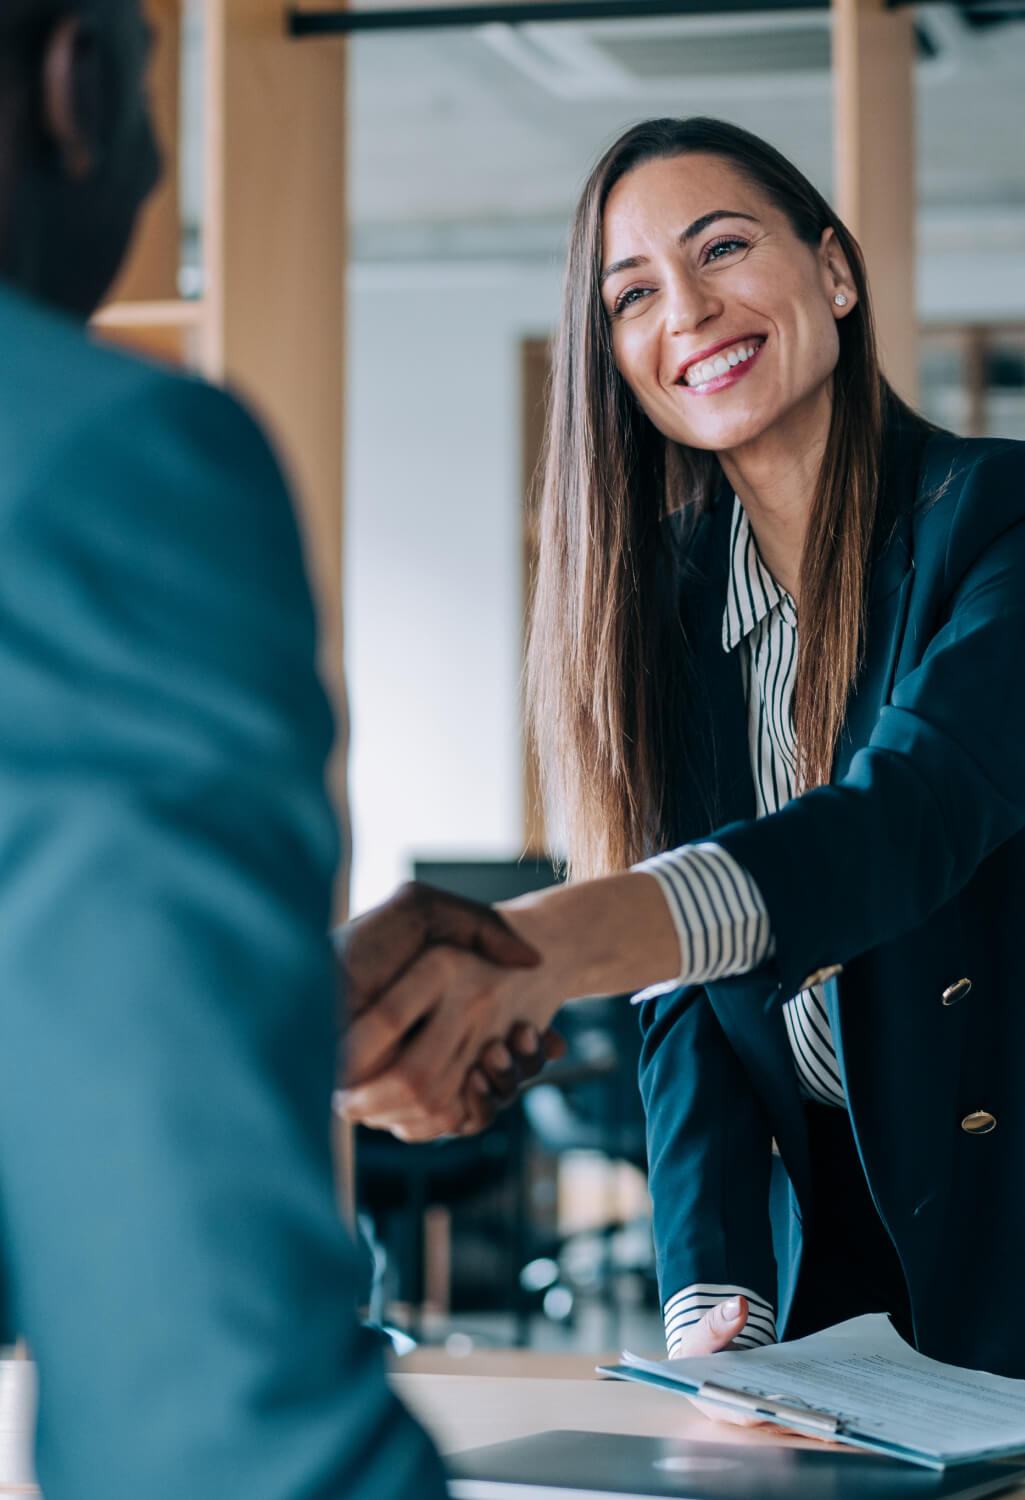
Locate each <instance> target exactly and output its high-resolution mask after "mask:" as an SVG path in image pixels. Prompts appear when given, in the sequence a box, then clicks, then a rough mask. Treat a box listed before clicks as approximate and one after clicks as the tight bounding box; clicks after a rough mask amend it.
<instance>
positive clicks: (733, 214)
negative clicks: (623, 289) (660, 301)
mask: <svg viewBox="0 0 1025 1500" xmlns="http://www.w3.org/2000/svg"><path fill="white" fill-rule="evenodd" d="M719 219H747V220H748V222H749V223H751V224H757V223H758V220H757V219H756V217H755V215H754V214H742V213H741V212H740V210H739V209H736V208H714V209H713V210H712V212H711V213H710V214H702V215H701V217H700V219H695V220H694V222H693V224H688V225H687V228H686V229H684V230H683V231H682V233H681V234H680V244H681V245H685V244H686V243H687V241H688V240H692V239H693V238H694V236H695V235H698V234H700V233H701V231H702V230H703V229H707V228H708V226H709V225H710V224H715V223H716V222H717V220H719ZM646 262H647V256H645V255H628V256H627V257H626V259H625V260H616V261H613V263H612V265H611V266H606V267H605V269H604V271H603V272H602V273H601V278H600V280H599V282H598V285H599V286H604V285H605V283H606V281H607V280H608V279H609V277H610V276H614V275H615V274H616V272H617V271H633V270H635V269H636V267H637V266H643V265H644V264H646Z"/></svg>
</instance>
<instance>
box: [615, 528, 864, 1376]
mask: <svg viewBox="0 0 1025 1500" xmlns="http://www.w3.org/2000/svg"><path fill="white" fill-rule="evenodd" d="M722 643H723V650H724V651H737V650H739V651H740V653H741V656H740V665H741V671H742V674H743V680H744V691H745V697H746V699H747V724H748V751H749V754H750V757H751V771H752V775H753V777H754V786H755V805H756V811H757V815H758V816H759V817H762V816H764V815H765V814H766V813H772V812H776V811H778V810H779V808H781V807H782V806H783V804H784V803H785V802H788V801H790V799H791V798H792V797H793V796H794V795H795V792H796V782H797V761H796V744H795V739H794V729H793V722H792V719H791V711H790V710H791V700H792V697H793V689H794V679H795V676H796V672H797V611H796V608H795V606H794V601H793V599H792V598H791V597H790V595H789V594H788V593H787V592H786V590H785V589H783V588H781V587H780V585H779V584H778V583H777V582H776V580H775V579H774V578H773V577H772V575H771V573H770V572H769V571H768V569H767V568H766V567H765V564H764V563H763V562H762V560H761V558H760V556H759V554H758V548H757V546H756V544H755V539H754V534H753V533H752V531H751V527H750V524H749V522H748V519H747V516H746V514H745V512H744V510H743V507H742V506H741V504H740V501H739V500H737V499H736V498H734V504H733V524H732V530H731V536H730V570H729V578H728V581H727V591H726V606H725V610H724V613H723V625H722ZM638 868H639V869H643V870H645V871H647V872H648V873H649V874H651V875H654V876H655V877H656V879H657V880H658V881H659V883H660V885H661V886H662V890H663V892H664V894H665V896H666V899H667V901H668V903H669V909H670V912H671V913H672V916H673V921H674V923H675V925H676V929H677V932H678V934H679V937H680V949H681V959H682V969H681V974H680V977H679V979H678V981H677V983H687V984H696V983H703V982H705V981H708V980H711V979H721V978H726V977H727V976H728V975H731V974H742V973H745V972H747V970H749V969H752V968H755V967H756V966H757V965H758V964H760V963H761V962H763V961H764V959H766V958H768V957H770V956H771V954H772V952H773V948H774V943H773V938H772V933H771V929H770V925H769V919H768V913H767V911H766V908H765V903H764V901H763V899H762V896H761V892H760V891H759V890H758V888H757V886H756V885H755V883H754V881H753V880H752V879H751V877H750V876H749V875H748V874H747V872H746V871H745V870H743V869H742V868H741V867H740V866H739V865H738V864H737V862H736V861H735V860H734V859H733V858H732V857H731V856H730V855H728V854H727V853H726V851H725V850H724V849H721V848H720V847H719V846H718V845H717V844H715V843H714V842H713V843H705V844H689V845H686V846H685V847H684V848H682V849H676V850H672V851H670V852H669V853H667V854H660V855H657V856H656V857H655V858H654V859H652V860H646V861H644V863H643V864H642V865H640V866H638ZM659 988H663V987H661V986H660V987H659ZM646 993H650V992H646ZM783 1015H784V1020H785V1023H786V1028H787V1035H788V1037H789V1040H790V1047H791V1051H792V1052H793V1056H794V1066H795V1068H796V1071H797V1079H798V1085H799V1087H800V1089H801V1092H802V1094H804V1095H805V1097H806V1098H809V1099H814V1100H816V1101H817V1102H819V1103H822V1104H829V1105H833V1106H836V1107H839V1108H844V1107H846V1099H845V1096H844V1090H843V1084H842V1081H841V1078H840V1070H839V1066H838V1064H837V1058H836V1048H835V1046H834V1044H833V1038H832V1033H831V1030H830V1025H829V1019H828V1016H827V1013H826V1007H825V999H824V995H823V990H822V987H821V986H816V987H815V988H813V989H809V990H804V991H802V993H801V994H799V995H797V996H795V997H794V998H793V999H792V1000H789V1001H788V1002H787V1004H786V1006H785V1007H784V1011H783ZM737 1293H740V1294H742V1295H743V1296H745V1297H747V1299H748V1302H749V1304H750V1315H749V1319H748V1324H747V1326H746V1328H745V1329H744V1333H743V1334H742V1335H741V1336H740V1337H739V1338H738V1339H737V1340H736V1343H737V1344H738V1345H742V1344H746V1345H751V1344H763V1343H770V1342H772V1341H773V1340H774V1339H775V1337H776V1331H775V1321H774V1314H773V1310H772V1307H771V1306H770V1304H769V1303H767V1302H766V1301H765V1299H764V1298H762V1297H760V1296H759V1295H758V1294H757V1293H755V1292H752V1291H751V1290H750V1289H748V1288H746V1287H740V1286H726V1285H720V1284H715V1285H713V1284H710V1283H697V1284H695V1285H693V1286H689V1287H685V1288H684V1289H683V1291H681V1292H678V1293H677V1294H676V1295H675V1296H673V1297H670V1298H669V1300H668V1302H667V1303H666V1306H665V1321H666V1341H667V1343H668V1346H669V1352H670V1354H671V1355H672V1353H673V1352H674V1349H675V1347H676V1346H677V1345H678V1344H679V1342H680V1340H681V1338H682V1335H683V1332H684V1330H685V1329H686V1328H687V1327H688V1326H689V1325H690V1324H692V1323H696V1322H698V1321H699V1320H700V1319H701V1317H703V1315H704V1313H705V1312H706V1311H707V1310H708V1308H709V1307H712V1306H714V1305H715V1304H716V1303H717V1302H720V1301H722V1300H723V1299H724V1298H726V1297H729V1296H733V1295H735V1294H737Z"/></svg>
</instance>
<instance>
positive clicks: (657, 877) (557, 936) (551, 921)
mask: <svg viewBox="0 0 1025 1500" xmlns="http://www.w3.org/2000/svg"><path fill="white" fill-rule="evenodd" d="M500 910H501V911H502V914H503V915H504V917H505V919H506V921H507V922H508V923H509V924H510V925H511V926H512V927H513V928H514V929H515V930H516V931H517V932H518V933H519V934H520V936H521V937H523V938H525V939H526V940H527V941H528V942H529V943H530V944H532V945H533V947H534V948H536V949H537V951H538V952H539V953H540V954H541V955H542V962H541V963H540V964H539V965H538V966H536V967H535V968H534V969H533V970H532V971H531V972H530V973H529V974H527V973H521V974H519V975H517V976H513V975H509V976H507V978H506V979H505V980H503V978H502V976H501V975H499V974H497V973H496V972H495V971H494V969H493V968H492V967H491V966H490V965H487V964H483V963H474V962H472V961H469V960H467V959H466V958H465V956H463V955H460V954H457V953H454V952H452V951H451V950H449V949H439V950H438V951H437V952H436V953H434V954H429V955H426V956H425V957H424V958H423V959H422V960H421V961H420V962H419V963H417V964H416V965H414V966H413V967H412V968H411V969H410V970H409V971H408V973H407V974H405V975H404V976H403V978H402V979H401V980H400V981H399V982H398V983H396V984H394V985H393V986H392V987H391V988H389V989H388V990H387V991H386V992H385V993H384V994H383V995H382V996H381V997H380V999H379V1001H378V1002H377V1004H375V1005H374V1006H373V1007H371V1008H370V1009H368V1010H367V1011H366V1012H365V1014H364V1015H363V1016H361V1017H360V1018H359V1019H357V1021H356V1023H355V1025H354V1027H353V1029H352V1034H351V1037H350V1047H349V1069H348V1073H349V1082H350V1087H349V1089H348V1091H347V1093H346V1095H345V1109H346V1113H347V1114H348V1115H349V1116H350V1118H352V1119H358V1120H360V1121H362V1122H363V1123H365V1124H368V1125H376V1126H381V1127H387V1128H389V1129H393V1130H394V1129H398V1130H399V1131H401V1133H402V1134H403V1135H404V1136H406V1137H408V1138H410V1139H424V1138H429V1137H431V1136H433V1135H437V1134H439V1133H441V1132H443V1131H445V1130H451V1129H456V1128H460V1126H461V1125H463V1124H464V1122H465V1116H466V1113H467V1104H466V1101H465V1100H464V1099H461V1098H460V1097H459V1095H458V1088H459V1086H460V1083H461V1080H462V1078H463V1077H464V1076H465V1072H466V1067H467V1066H468V1064H467V1058H469V1060H470V1061H471V1062H472V1061H473V1059H474V1057H475V1056H476V1055H477V1053H476V1052H474V1051H473V1050H472V1049H473V1047H474V1045H475V1044H478V1043H479V1046H480V1047H485V1046H486V1044H487V1042H488V1040H489V1038H490V1037H491V1036H493V1035H496V1034H497V1035H501V1034H502V1030H501V1028H502V1027H503V1026H504V1025H505V1024H506V1022H507V1021H508V1018H509V1016H510V1015H512V1014H513V1013H514V1012H515V1014H516V1015H517V1017H525V1018H527V1019H529V1020H531V1021H532V1022H533V1023H534V1024H535V1026H537V1027H538V1028H543V1027H544V1026H546V1025H547V1022H548V1020H549V1019H550V1017H551V1016H552V1015H553V1014H554V1012H555V1011H556V1010H557V1009H558V1007H559V1005H560V1004H561V1003H562V1002H563V1001H564V1000H565V999H567V998H570V997H573V996H577V995H591V994H617V993H621V992H624V991H630V990H638V989H643V988H645V987H646V986H649V985H654V984H658V983H661V982H665V981H671V982H672V983H679V982H681V981H682V982H688V983H691V982H699V981H700V982H703V981H705V980H708V979H713V978H721V977H724V976H725V975H728V974H736V973H740V972H743V971H744V970H745V969H747V968H750V967H752V966H753V965H754V964H756V963H759V962H761V961H762V959H763V958H764V957H765V956H766V954H767V953H768V952H769V951H770V950H771V936H770V933H769V929H768V921H767V918H766V914H765V907H764V904H763V903H762V901H761V898H760V896H759V894H758V891H757V890H756V888H755V887H754V886H753V885H752V883H751V882H750V881H749V880H748V879H747V877H746V875H745V873H744V871H743V870H742V869H740V867H739V866H737V864H736V862H735V861H734V860H732V859H731V858H730V857H729V856H728V855H724V854H723V852H722V851H721V850H719V849H718V848H717V847H716V846H714V845H697V846H693V847H689V848H686V849H684V850H680V851H677V852H676V853H674V854H672V855H666V856H660V857H658V858H656V859H654V860H649V861H646V862H645V863H644V864H643V865H640V866H638V867H637V868H636V869H635V870H632V871H629V872H627V873H625V874H623V875H617V876H609V877H606V878H605V879H603V880H592V881H585V882H581V883H580V884H576V885H567V886H561V887H558V888H556V889H552V890H547V891H544V892H540V893H538V894H535V895H531V896H526V897H522V898H520V899H519V900H517V901H512V902H508V903H504V904H503V905H502V906H501V908H500ZM420 1023H423V1024H422V1026H421V1030H420V1031H419V1032H417V1034H416V1035H415V1036H414V1037H413V1038H412V1039H411V1040H409V1041H408V1042H407V1043H406V1044H405V1045H403V1039H404V1038H407V1037H408V1036H409V1034H410V1031H411V1028H413V1027H414V1026H417V1025H418V1024H420ZM491 1028H494V1030H492V1029H491Z"/></svg>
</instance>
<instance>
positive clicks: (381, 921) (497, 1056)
mask: <svg viewBox="0 0 1025 1500" xmlns="http://www.w3.org/2000/svg"><path fill="white" fill-rule="evenodd" d="M334 942H335V950H336V953H337V957H338V972H339V981H340V984H339V991H340V999H341V1009H342V1012H343V1016H342V1030H343V1032H344V1031H345V1030H346V1029H347V1026H348V1022H349V1018H352V1017H356V1016H358V1015H360V1014H361V1013H362V1012H364V1011H366V1010H367V1009H369V1008H370V1007H371V1006H372V1005H373V1004H374V1003H375V1001H376V1000H377V999H378V998H379V996H380V995H381V993H382V992H383V991H385V990H386V989H387V988H388V987H389V986H390V985H392V984H394V983H395V981H396V980H397V979H398V978H399V977H400V976H401V975H402V974H403V973H404V972H405V970H406V969H407V968H408V967H409V965H410V963H412V962H413V960H414V959H416V958H417V957H418V956H419V955H420V954H421V953H422V952H423V951H424V949H425V948H426V947H428V946H430V945H431V944H436V943H448V944H452V945H454V946H457V947H462V948H465V949H468V950H470V951H473V952H476V953H478V954H480V955H482V956H483V957H485V958H488V959H491V960H492V961H493V962H495V963H496V964H499V965H502V966H510V967H516V966H523V967H531V966H533V965H536V964H537V963H538V962H539V959H538V954H537V953H536V951H535V950H534V948H532V947H531V945H530V944H529V943H527V942H525V941H524V940H523V939H522V938H520V937H519V936H518V935H517V934H516V933H514V932H513V931H512V929H511V928H510V927H509V926H508V925H507V924H506V923H505V922H504V921H503V919H502V918H501V917H500V916H499V914H498V913H497V912H496V911H495V910H494V909H493V908H492V907H490V906H484V905H481V904H480V903H478V902H475V901H469V900H466V899H464V898H463V897H459V896H453V895H451V894H449V893H448V892H445V891H439V890H435V889H434V888H433V887H431V886H427V885H423V884H420V883H418V882H410V883H409V884H407V885H405V886H403V887H401V889H400V890H398V891H397V892H396V893H395V895H394V896H392V897H391V898H390V899H389V900H388V901H386V902H384V903H383V904H382V905H381V906H379V907H376V908H374V909H373V910H372V911H369V912H367V913H365V914H364V915H363V916H361V917H358V918H356V919H355V920H354V921H352V922H350V923H349V924H348V925H347V926H345V927H342V928H339V929H338V930H337V932H336V933H335V934H334ZM343 1045H344V1044H343ZM564 1051H565V1043H564V1042H563V1040H562V1038H561V1037H559V1036H558V1035H556V1033H554V1032H551V1031H546V1032H544V1033H543V1034H542V1035H539V1034H538V1032H537V1030H536V1029H535V1028H534V1027H533V1026H530V1025H527V1024H517V1025H515V1026H513V1028H512V1030H511V1031H510V1033H509V1035H508V1036H507V1037H506V1038H505V1040H504V1041H494V1042H492V1043H491V1044H490V1046H489V1047H487V1048H486V1049H485V1052H484V1053H483V1055H482V1057H481V1058H480V1059H479V1066H478V1067H477V1068H476V1069H475V1070H474V1071H473V1075H472V1080H469V1079H468V1080H467V1083H468V1085H469V1086H468V1087H467V1088H466V1091H465V1101H464V1105H465V1108H464V1115H465V1118H464V1120H463V1125H462V1128H463V1129H464V1130H465V1131H466V1132H470V1131H478V1130H483V1129H484V1128H485V1127H486V1126H487V1125H489V1124H490V1123H491V1122H492V1120H494V1118H495V1115H496V1114H497V1113H498V1110H499V1109H501V1108H502V1107H504V1106H505V1105H506V1104H508V1103H509V1102H511V1100H512V1099H514V1098H515V1097H516V1095H517V1093H518V1092H519V1089H520V1087H521V1085H522V1084H523V1083H524V1082H526V1081H527V1080H529V1079H530V1078H533V1077H535V1076H536V1074H537V1073H538V1072H539V1071H540V1070H541V1068H542V1067H543V1066H544V1064H545V1063H546V1062H547V1061H549V1060H550V1059H551V1058H555V1057H561V1056H562V1055H563V1053H564ZM340 1098H342V1099H344V1095H342V1096H340Z"/></svg>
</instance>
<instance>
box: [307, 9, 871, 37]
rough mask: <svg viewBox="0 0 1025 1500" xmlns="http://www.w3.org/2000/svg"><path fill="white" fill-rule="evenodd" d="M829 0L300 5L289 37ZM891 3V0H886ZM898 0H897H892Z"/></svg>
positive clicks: (672, 13)
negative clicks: (328, 7) (368, 6)
mask: <svg viewBox="0 0 1025 1500" xmlns="http://www.w3.org/2000/svg"><path fill="white" fill-rule="evenodd" d="M828 3H829V0H523V3H522V4H517V3H515V0H512V3H509V4H497V3H493V4H490V5H444V6H437V5H435V6H405V7H403V9H401V10H316V11H314V10H301V9H300V8H298V7H297V6H293V7H292V8H291V10H290V11H289V13H288V30H289V32H290V34H291V35H292V36H294V37H316V36H352V35H354V34H356V33H359V32H368V31H411V30H428V29H437V28H441V27H465V26H488V25H493V24H494V23H496V22H498V23H500V24H502V25H505V26H522V25H524V24H526V23H527V22H533V23H537V22H544V21H622V20H627V19H631V18H636V17H637V16H700V15H727V14H743V13H745V12H750V11H760V10H825V9H826V8H827V6H828ZM890 3H891V4H892V3H894V0H890ZM898 3H900V0H898Z"/></svg>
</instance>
